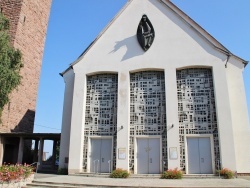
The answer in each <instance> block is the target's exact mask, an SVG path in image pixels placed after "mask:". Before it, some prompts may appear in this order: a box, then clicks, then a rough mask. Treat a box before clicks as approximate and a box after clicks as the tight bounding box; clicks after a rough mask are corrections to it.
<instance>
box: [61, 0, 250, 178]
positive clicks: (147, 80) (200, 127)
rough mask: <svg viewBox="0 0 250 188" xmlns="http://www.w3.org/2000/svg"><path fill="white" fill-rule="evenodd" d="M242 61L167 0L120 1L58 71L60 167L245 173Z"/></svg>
mask: <svg viewBox="0 0 250 188" xmlns="http://www.w3.org/2000/svg"><path fill="white" fill-rule="evenodd" d="M246 65H247V61H245V60H243V59H242V58H240V57H238V56H236V55H234V54H232V53H231V52H230V51H229V50H228V49H226V48H225V47H224V46H223V45H222V44H220V43H219V42H218V41H217V40H216V39H215V38H213V37H212V36H211V35H210V34H209V33H207V32H206V31H205V30H204V29H203V28H201V27H200V26H199V25H198V24H197V23H196V22H195V21H193V20H192V19H191V18H189V17H188V16H187V15H186V14H185V13H184V12H182V11H181V10H180V9H179V8H178V7H176V6H175V5H174V4H173V3H172V2H170V1H169V0H143V1H142V0H130V1H128V2H127V4H126V5H125V6H124V8H123V9H122V10H121V11H120V12H119V13H118V14H117V16H116V17H115V18H114V19H113V20H112V21H111V23H110V24H109V25H108V26H107V27H106V28H105V29H104V30H103V32H102V33H100V35H99V36H98V37H97V38H96V40H95V41H93V43H91V45H90V46H89V47H88V48H87V49H86V50H85V51H84V52H83V54H82V55H81V56H80V57H79V58H78V59H77V60H76V61H75V62H73V63H72V64H71V66H70V67H69V68H68V69H67V70H65V71H64V72H62V73H61V75H62V76H63V78H64V81H65V98H64V108H63V119H62V133H61V146H60V160H59V168H65V167H66V168H68V170H69V173H71V174H72V173H79V172H94V173H97V172H98V173H108V172H110V171H111V170H113V169H116V168H122V169H126V170H128V171H130V172H131V173H134V174H160V173H161V172H163V171H164V170H167V169H174V168H178V169H181V170H183V171H184V172H185V173H186V174H214V173H215V172H216V170H217V169H220V168H229V169H231V170H233V171H237V173H250V144H249V143H250V132H249V117H248V109H247V102H246V96H245V88H244V82H243V75H242V73H243V71H244V68H245V66H246Z"/></svg>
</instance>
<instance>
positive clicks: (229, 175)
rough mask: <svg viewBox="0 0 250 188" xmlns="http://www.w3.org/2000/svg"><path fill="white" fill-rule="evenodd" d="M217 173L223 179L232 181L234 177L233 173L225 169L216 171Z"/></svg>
mask: <svg viewBox="0 0 250 188" xmlns="http://www.w3.org/2000/svg"><path fill="white" fill-rule="evenodd" d="M217 173H218V174H219V175H221V176H223V177H224V178H225V179H232V178H233V177H234V173H233V171H232V170H229V169H227V168H222V169H221V170H218V171H217Z"/></svg>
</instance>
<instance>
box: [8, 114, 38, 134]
mask: <svg viewBox="0 0 250 188" xmlns="http://www.w3.org/2000/svg"><path fill="white" fill-rule="evenodd" d="M34 122H35V111H34V110H27V111H26V113H25V114H24V116H23V118H22V119H21V121H20V122H19V123H18V125H17V126H16V127H15V128H14V129H11V132H27V133H33V130H34Z"/></svg>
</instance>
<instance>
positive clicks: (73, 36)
mask: <svg viewBox="0 0 250 188" xmlns="http://www.w3.org/2000/svg"><path fill="white" fill-rule="evenodd" d="M141 1H146V0H141ZM126 2H127V0H95V1H93V0H53V3H52V7H51V13H50V19H49V27H48V31H47V38H46V43H45V50H44V57H43V64H42V71H41V77H40V85H39V91H38V100H37V107H36V119H35V128H34V132H44V133H46V132H49V133H58V132H60V131H61V130H60V129H61V121H62V109H63V97H64V81H63V78H62V77H61V76H60V75H59V73H60V72H62V71H64V70H65V69H66V68H68V66H69V64H70V63H72V62H73V61H74V60H76V59H77V58H78V56H79V55H80V54H81V53H82V52H83V51H84V49H85V48H86V47H87V46H88V45H89V44H90V43H91V42H92V41H93V40H94V39H95V38H96V36H97V35H98V34H99V33H100V32H101V31H102V29H103V28H104V27H105V26H106V25H107V24H108V23H109V22H110V20H111V19H112V18H113V17H114V16H115V15H116V14H117V13H118V11H119V10H120V9H121V8H122V7H123V6H124V4H125V3H126ZM172 2H173V3H174V4H175V5H177V6H178V7H179V8H180V9H181V10H183V11H184V12H185V13H186V14H187V15H189V16H190V17H191V18H192V19H193V20H195V21H196V22H197V23H198V24H199V25H201V26H202V27H203V28H204V29H205V30H206V31H208V32H209V33H210V34H211V35H212V36H213V37H215V38H216V39H217V40H218V41H219V42H221V43H222V44H223V45H224V46H225V47H226V48H228V49H229V50H230V51H231V52H232V53H233V54H235V55H237V56H239V57H241V58H243V59H245V60H248V61H250V21H249V19H250V11H249V8H250V1H249V0H238V1H236V0H219V1H218V0H191V1H188V0H172ZM243 76H244V82H245V88H246V95H247V101H248V109H249V110H248V111H249V116H250V84H249V83H250V65H248V66H247V67H246V68H245V70H244V73H243Z"/></svg>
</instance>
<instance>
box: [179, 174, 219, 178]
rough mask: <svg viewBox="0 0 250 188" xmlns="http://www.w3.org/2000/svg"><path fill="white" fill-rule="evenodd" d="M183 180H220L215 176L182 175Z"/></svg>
mask: <svg viewBox="0 0 250 188" xmlns="http://www.w3.org/2000/svg"><path fill="white" fill-rule="evenodd" d="M183 178H185V179H218V178H220V177H219V176H218V175H215V174H183Z"/></svg>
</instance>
